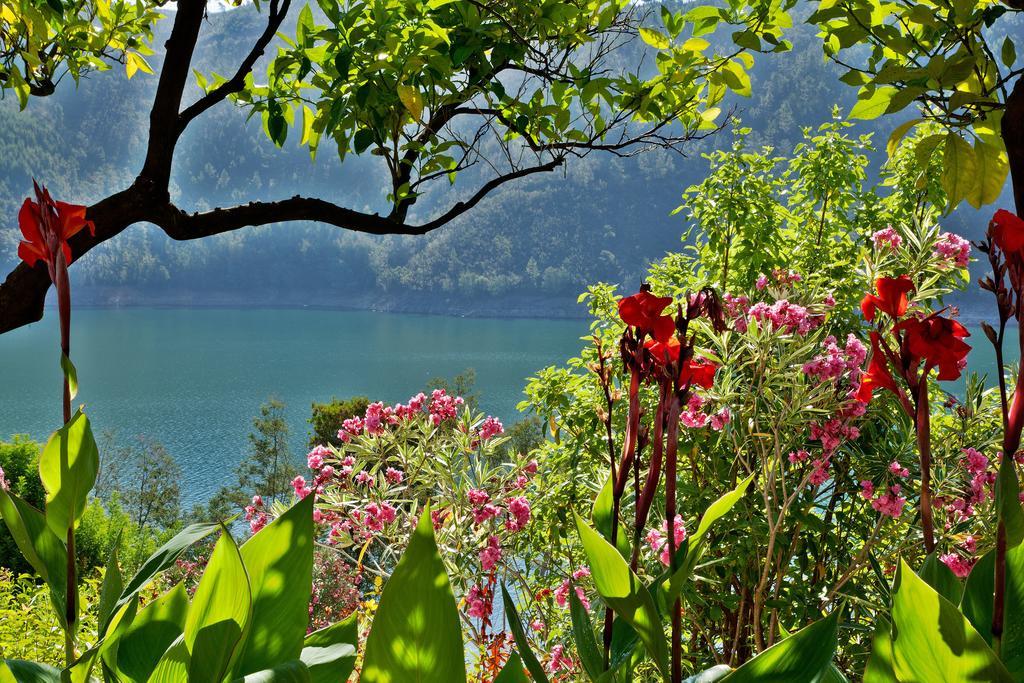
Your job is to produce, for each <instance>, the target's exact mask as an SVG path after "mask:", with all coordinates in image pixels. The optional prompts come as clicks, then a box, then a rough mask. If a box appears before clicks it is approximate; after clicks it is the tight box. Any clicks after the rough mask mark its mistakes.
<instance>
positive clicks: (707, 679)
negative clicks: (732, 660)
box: [683, 664, 732, 683]
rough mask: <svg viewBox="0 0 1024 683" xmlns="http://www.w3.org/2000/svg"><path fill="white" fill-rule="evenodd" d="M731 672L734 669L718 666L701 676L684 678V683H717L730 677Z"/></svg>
mask: <svg viewBox="0 0 1024 683" xmlns="http://www.w3.org/2000/svg"><path fill="white" fill-rule="evenodd" d="M731 672H732V667H730V666H728V665H726V664H718V665H716V666H713V667H711V668H710V669H705V670H704V671H701V672H700V673H699V674H694V675H692V676H690V677H689V678H684V679H683V683H716V682H717V681H720V680H722V679H723V678H725V677H726V676H728V675H729V674H730V673H731Z"/></svg>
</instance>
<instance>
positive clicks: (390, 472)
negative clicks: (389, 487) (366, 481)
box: [384, 467, 405, 484]
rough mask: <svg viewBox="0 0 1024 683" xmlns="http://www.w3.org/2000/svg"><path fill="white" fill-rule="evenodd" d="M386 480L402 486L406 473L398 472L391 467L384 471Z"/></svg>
mask: <svg viewBox="0 0 1024 683" xmlns="http://www.w3.org/2000/svg"><path fill="white" fill-rule="evenodd" d="M384 478H385V479H387V480H388V482H390V483H392V484H401V483H402V480H403V479H405V473H404V472H402V470H396V469H395V468H394V467H389V468H387V469H386V470H385V471H384Z"/></svg>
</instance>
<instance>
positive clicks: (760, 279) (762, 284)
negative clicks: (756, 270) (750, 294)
mask: <svg viewBox="0 0 1024 683" xmlns="http://www.w3.org/2000/svg"><path fill="white" fill-rule="evenodd" d="M767 286H768V276H766V275H764V274H763V273H762V274H761V275H758V276H757V282H755V283H754V287H756V288H757V291H759V292H760V291H762V290H764V289H765V288H766V287H767Z"/></svg>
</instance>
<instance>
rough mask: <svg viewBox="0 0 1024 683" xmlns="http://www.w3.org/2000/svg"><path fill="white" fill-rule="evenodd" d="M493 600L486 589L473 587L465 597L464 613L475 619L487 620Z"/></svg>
mask: <svg viewBox="0 0 1024 683" xmlns="http://www.w3.org/2000/svg"><path fill="white" fill-rule="evenodd" d="M492 602H493V600H492V599H491V593H490V591H488V590H487V588H486V587H483V586H478V585H474V586H472V587H470V589H469V593H468V594H467V595H466V607H467V609H466V613H467V614H469V616H471V617H473V618H475V619H489V618H490V616H491V607H492Z"/></svg>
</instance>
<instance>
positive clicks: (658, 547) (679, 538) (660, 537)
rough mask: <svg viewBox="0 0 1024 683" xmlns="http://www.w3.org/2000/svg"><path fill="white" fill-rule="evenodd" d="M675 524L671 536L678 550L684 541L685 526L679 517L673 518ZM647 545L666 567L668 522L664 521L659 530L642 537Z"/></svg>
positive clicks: (667, 559) (651, 531) (667, 561)
mask: <svg viewBox="0 0 1024 683" xmlns="http://www.w3.org/2000/svg"><path fill="white" fill-rule="evenodd" d="M674 521H675V524H674V528H673V536H674V537H675V544H674V545H675V547H676V548H677V549H678V548H679V546H680V545H682V543H683V541H685V540H686V526H685V525H684V523H683V518H682V516H681V515H676V516H675V520H674ZM644 540H645V541H647V544H648V545H649V546H651V550H653V551H654V552H656V553H658V559H659V560H661V563H662V564H663V565H665V566H666V567H667V566H668V564H669V561H670V558H669V554H668V553H669V547H668V520H667V519H666V520H664V521H662V523H661V530H658V529H651V530H650V531H648V532H647V536H645V537H644Z"/></svg>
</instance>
